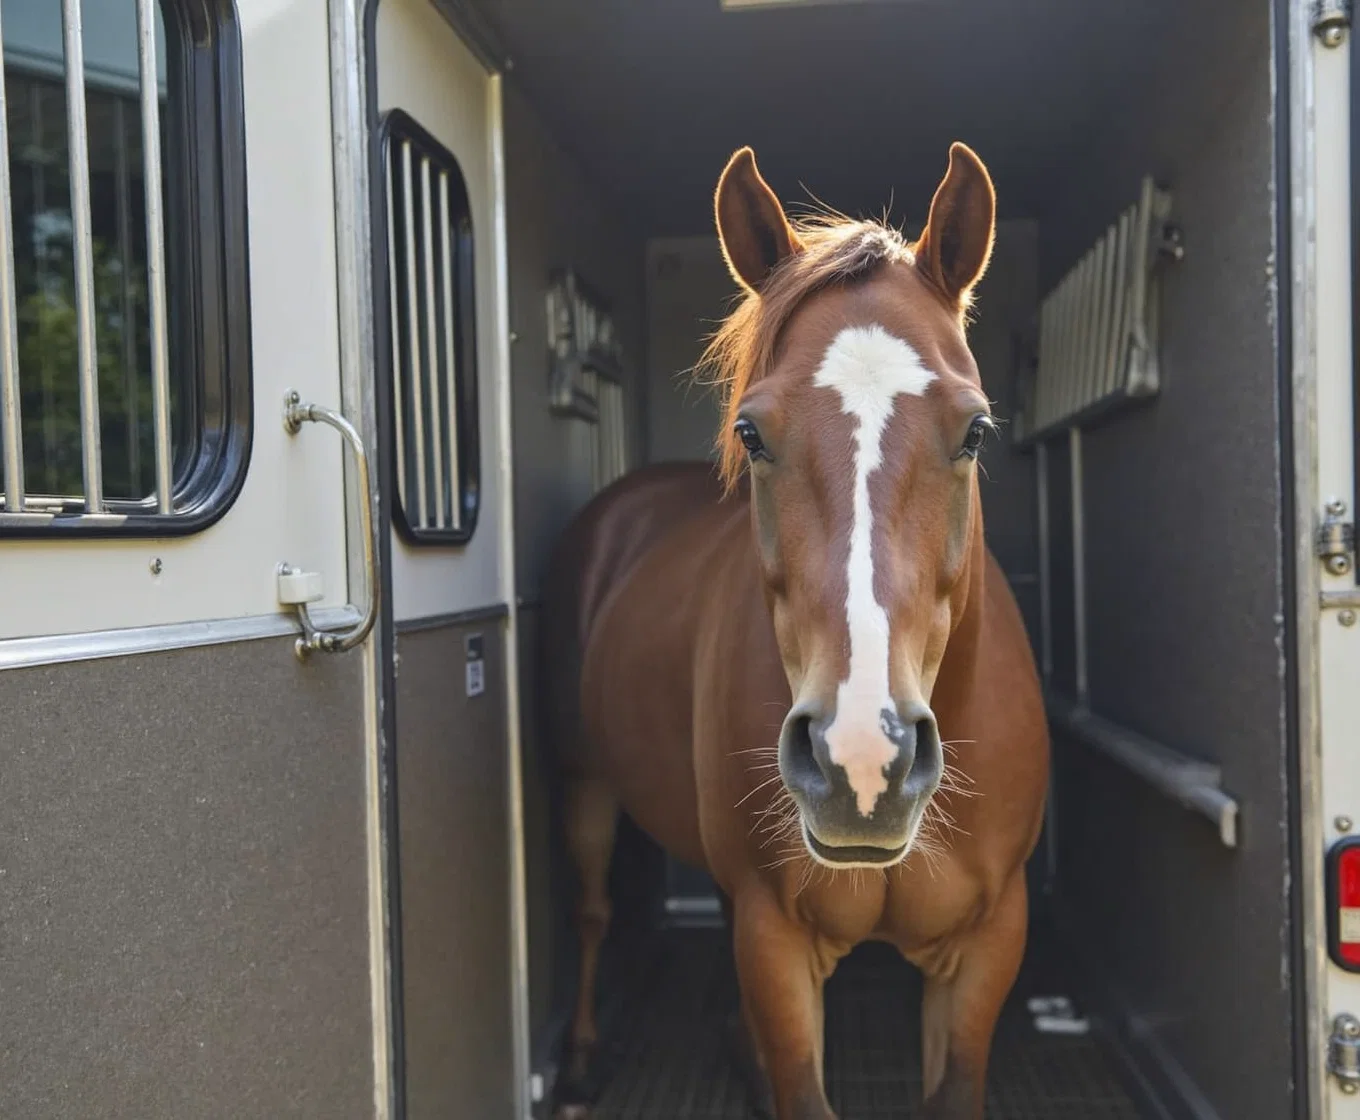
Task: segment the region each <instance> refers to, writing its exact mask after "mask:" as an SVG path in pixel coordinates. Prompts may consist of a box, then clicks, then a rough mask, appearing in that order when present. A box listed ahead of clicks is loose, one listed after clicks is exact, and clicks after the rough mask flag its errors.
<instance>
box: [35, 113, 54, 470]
mask: <svg viewBox="0 0 1360 1120" xmlns="http://www.w3.org/2000/svg"><path fill="white" fill-rule="evenodd" d="M30 99H31V101H32V103H33V118H32V120H30V121H29V128H31V129H32V133H31V135H32V136H34V137H35V138H36V137H40V136H44V135H46V132H45V130H44V125H45V123H46V122H45V120H44V118H43V103H44V102H45V101H46V100H47V96H46V91H45V90H44V89H43V87H42V86H35V87H34V88H33V91H32V93H31V95H30ZM29 166H30V167H31V168H32V174H33V209H34V212H35V213H38V214H41V213H42V212H43V211H44V210H46V209H47V171H46V166H45V164H44V163H43V161H42V160H41V159H38V160H34V161H33V162H32V163H31V164H29ZM29 236H30V237H31V238H32V245H33V259H34V263H35V265H36V269H37V273H38V283H39V284H40V285H41V284H44V283H45V282H46V281H48V280H49V279H50V278H51V253H52V250H51V247H50V245H49V244H48V242H47V239H46V238H41V237H39V236H38V233H37V231H36V230H32V229H30V231H29ZM44 323H45V320H43V319H39V320H38V353H39V354H40V355H41V357H40V358H39V360H38V365H39V369H38V372H39V374H40V375H41V379H42V425H43V483H44V486H45V487H46V489H47V492H48V493H49V494H56V492H57V489H58V486H59V482H58V479H57V403H56V400H57V387H56V370H54V369H53V368H52V359H51V358H50V357H49V351H50V347H48V346H47V345H46V342H47V331H46V327H45V325H44Z"/></svg>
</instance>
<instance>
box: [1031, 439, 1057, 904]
mask: <svg viewBox="0 0 1360 1120" xmlns="http://www.w3.org/2000/svg"><path fill="white" fill-rule="evenodd" d="M1034 485H1035V489H1036V491H1037V492H1038V493H1037V496H1038V507H1039V508H1038V535H1039V666H1040V674H1041V679H1042V680H1043V685H1044V689H1045V691H1047V689H1048V688H1049V685H1050V683H1051V682H1052V680H1053V618H1052V609H1053V599H1052V595H1053V589H1052V571H1051V560H1052V557H1051V555H1050V542H1049V508H1048V442H1047V441H1046V440H1040V441H1039V442H1038V443H1037V444H1036V445H1035V447H1034ZM1057 792H1058V786H1057V779H1056V776H1055V775H1054V773H1053V771H1052V768H1051V767H1050V768H1049V775H1048V797H1047V799H1046V800H1045V802H1044V870H1045V883H1046V887H1047V890H1048V891H1050V892H1051V891H1052V890H1053V889H1054V888H1055V886H1056V884H1057V881H1058V834H1057Z"/></svg>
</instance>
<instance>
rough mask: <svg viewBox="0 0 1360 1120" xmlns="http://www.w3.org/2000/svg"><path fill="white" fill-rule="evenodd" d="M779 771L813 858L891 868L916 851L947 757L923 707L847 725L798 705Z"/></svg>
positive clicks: (785, 734)
mask: <svg viewBox="0 0 1360 1120" xmlns="http://www.w3.org/2000/svg"><path fill="white" fill-rule="evenodd" d="M841 718H842V719H843V714H842V716H841ZM779 768H780V773H781V775H782V776H783V779H784V784H785V785H786V786H787V787H788V789H789V792H790V793H791V794H792V795H793V798H794V801H795V802H796V804H797V805H798V809H799V811H800V813H801V815H802V819H803V840H804V842H805V844H806V845H807V847H808V850H809V851H810V852H811V854H812V856H813V858H815V859H816V860H817V861H818V862H820V863H825V864H829V865H832V866H838V865H839V866H847V867H863V866H872V867H889V866H892V865H893V864H895V863H898V862H899V861H900V860H902V858H903V857H905V856H906V854H907V852H908V851H909V850H910V849H911V844H912V841H913V840H914V839H915V838H916V833H917V831H918V830H919V828H920V826H921V819H922V817H923V816H924V815H925V811H926V807H927V805H928V804H929V803H930V798H931V797H932V796H933V795H934V793H935V791H936V790H937V789H938V788H939V785H940V780H941V778H942V777H943V774H944V752H943V750H942V748H941V745H940V735H939V731H938V730H937V728H936V725H935V718H934V716H933V715H932V714H931V713H930V710H929V709H927V708H925V707H924V706H923V705H910V706H907V707H906V710H905V711H893V710H890V709H884V710H883V711H881V712H879V713H878V718H877V720H874V721H872V722H868V721H865V720H859V721H853V720H851V721H845V722H842V723H838V717H837V715H836V714H834V713H833V714H832V716H831V718H829V719H828V718H827V717H826V716H824V715H823V714H822V713H820V712H818V711H817V710H816V709H814V708H810V707H805V706H801V705H800V706H799V707H797V708H795V709H794V710H793V711H792V712H790V713H789V716H788V718H787V719H786V720H785V721H784V727H783V730H782V732H781V734H780V738H779Z"/></svg>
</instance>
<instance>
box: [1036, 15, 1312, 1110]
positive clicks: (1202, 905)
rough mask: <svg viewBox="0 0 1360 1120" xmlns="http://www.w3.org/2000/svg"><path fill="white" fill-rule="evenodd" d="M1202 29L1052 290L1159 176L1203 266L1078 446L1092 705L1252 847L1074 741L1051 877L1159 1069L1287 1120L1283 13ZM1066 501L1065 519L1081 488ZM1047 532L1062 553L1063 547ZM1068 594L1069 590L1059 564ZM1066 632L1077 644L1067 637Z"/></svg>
mask: <svg viewBox="0 0 1360 1120" xmlns="http://www.w3.org/2000/svg"><path fill="white" fill-rule="evenodd" d="M1202 15H1203V10H1202V8H1201V7H1200V6H1187V11H1186V12H1185V13H1184V19H1183V22H1182V23H1181V24H1180V25H1178V26H1175V27H1171V28H1168V29H1167V33H1166V36H1165V44H1166V49H1165V52H1164V55H1163V57H1162V58H1161V59H1160V60H1159V64H1160V65H1161V66H1162V68H1163V70H1164V74H1163V77H1164V80H1165V82H1167V83H1169V87H1168V88H1151V87H1149V88H1148V89H1147V90H1146V96H1145V97H1143V98H1141V99H1137V100H1131V103H1130V105H1129V106H1127V107H1126V110H1127V111H1126V113H1125V115H1124V117H1123V118H1122V119H1120V120H1117V121H1114V122H1112V125H1111V129H1110V133H1109V135H1108V136H1107V138H1106V139H1105V141H1104V142H1103V144H1102V145H1101V146H1100V147H1099V148H1097V149H1093V150H1091V151H1090V152H1089V153H1088V158H1087V161H1086V165H1087V166H1089V168H1090V175H1089V176H1088V177H1086V178H1084V179H1083V180H1082V181H1081V183H1080V184H1077V183H1073V184H1072V188H1071V190H1070V192H1069V193H1068V194H1067V195H1066V196H1065V197H1059V198H1056V199H1055V204H1056V205H1055V208H1054V213H1053V216H1052V217H1051V218H1050V219H1048V220H1046V221H1045V222H1044V223H1043V226H1042V228H1043V231H1044V240H1045V242H1046V244H1047V246H1048V248H1049V249H1050V253H1049V254H1048V272H1049V273H1050V276H1051V275H1056V273H1057V272H1058V271H1059V270H1060V269H1061V268H1062V267H1063V266H1064V264H1066V263H1068V262H1070V260H1071V257H1072V255H1073V253H1075V252H1076V251H1078V250H1080V249H1081V248H1082V245H1083V243H1084V240H1083V241H1078V240H1076V238H1075V237H1074V236H1073V234H1074V231H1079V232H1080V233H1081V237H1082V238H1083V239H1085V238H1086V237H1087V236H1088V235H1089V236H1094V234H1095V233H1096V232H1098V230H1099V227H1100V225H1101V224H1102V223H1103V222H1107V221H1109V220H1111V219H1112V218H1113V216H1114V215H1115V213H1117V211H1118V210H1119V209H1121V208H1122V206H1123V205H1124V204H1125V202H1126V201H1127V200H1128V199H1129V198H1130V197H1131V196H1132V193H1133V192H1134V191H1136V189H1137V183H1138V178H1139V177H1140V176H1141V175H1142V174H1143V172H1144V171H1145V170H1153V171H1155V172H1157V173H1158V175H1159V177H1161V178H1163V179H1164V180H1165V182H1166V183H1167V185H1169V186H1170V187H1171V188H1172V189H1173V191H1174V192H1175V206H1176V217H1177V220H1178V221H1179V223H1180V224H1181V225H1182V226H1183V228H1184V231H1185V238H1186V245H1187V255H1186V258H1185V260H1184V262H1183V263H1182V264H1180V265H1178V266H1176V267H1175V268H1174V269H1173V270H1172V271H1171V272H1170V273H1169V274H1168V276H1167V279H1166V283H1165V291H1164V299H1163V309H1162V310H1163V323H1164V327H1163V350H1162V354H1163V362H1164V371H1165V376H1166V381H1165V386H1164V390H1163V393H1162V396H1161V398H1160V399H1159V400H1157V401H1155V402H1153V403H1149V404H1147V405H1145V406H1143V407H1140V408H1139V409H1137V410H1136V411H1132V412H1129V413H1127V414H1125V415H1123V416H1120V417H1118V418H1114V419H1112V420H1111V421H1110V422H1108V423H1107V424H1105V425H1102V426H1100V427H1098V428H1096V429H1093V430H1091V431H1089V432H1088V433H1087V434H1086V435H1085V437H1084V457H1085V490H1086V494H1085V505H1084V510H1085V517H1086V541H1087V564H1088V580H1089V594H1088V599H1087V601H1088V612H1089V615H1088V617H1089V640H1090V657H1089V666H1090V687H1091V694H1092V707H1093V709H1094V710H1096V711H1097V712H1098V713H1099V714H1101V715H1104V716H1106V717H1109V718H1112V719H1115V720H1117V721H1119V722H1121V723H1123V724H1124V725H1126V726H1128V727H1130V728H1133V729H1134V730H1137V731H1140V732H1142V733H1143V734H1146V735H1149V736H1151V737H1153V738H1155V739H1159V740H1161V741H1163V742H1165V743H1167V744H1169V745H1171V746H1174V747H1176V748H1178V749H1180V750H1183V751H1185V752H1186V753H1188V754H1191V755H1195V756H1199V757H1205V758H1209V759H1212V760H1214V761H1216V762H1219V763H1220V764H1221V765H1222V767H1223V773H1224V782H1225V785H1226V786H1227V788H1228V789H1229V790H1230V791H1231V792H1233V793H1234V794H1235V795H1237V796H1238V797H1239V799H1240V800H1241V802H1242V805H1243V813H1244V821H1243V828H1242V847H1241V849H1240V850H1238V851H1228V850H1226V849H1224V848H1222V847H1221V846H1220V845H1219V844H1218V841H1217V838H1216V835H1215V833H1214V831H1213V829H1212V828H1211V827H1210V826H1209V825H1208V824H1206V822H1204V821H1203V820H1202V819H1200V818H1197V817H1194V816H1191V815H1188V814H1187V813H1185V812H1184V811H1182V810H1181V809H1179V808H1178V807H1176V806H1175V805H1173V804H1171V803H1169V802H1167V801H1165V800H1163V799H1161V798H1160V797H1159V796H1157V795H1156V794H1154V793H1152V792H1151V791H1150V790H1148V789H1147V788H1146V787H1144V786H1142V785H1140V784H1139V782H1138V781H1137V780H1136V779H1134V778H1132V777H1130V776H1129V775H1127V774H1126V773H1124V772H1122V771H1120V770H1118V769H1114V768H1112V767H1111V765H1109V764H1107V763H1105V762H1103V761H1101V760H1098V759H1095V758H1093V757H1090V756H1089V755H1086V754H1084V753H1082V749H1081V748H1080V747H1078V746H1075V745H1067V744H1062V743H1060V744H1059V749H1058V765H1059V772H1060V787H1059V801H1058V829H1057V832H1058V838H1059V844H1060V855H1059V875H1060V882H1061V886H1062V893H1063V897H1064V898H1065V899H1066V901H1067V905H1068V908H1069V910H1070V911H1071V912H1072V913H1073V914H1074V915H1075V921H1076V924H1077V927H1078V928H1079V929H1080V930H1081V931H1082V933H1083V934H1084V940H1085V942H1086V943H1087V945H1088V946H1090V947H1091V948H1092V949H1093V950H1094V951H1096V953H1097V954H1098V957H1099V962H1098V963H1099V965H1100V967H1101V969H1102V971H1104V972H1105V973H1106V975H1107V978H1108V980H1109V981H1110V982H1111V984H1112V986H1113V988H1114V989H1115V990H1116V991H1118V992H1122V993H1123V996H1124V997H1125V999H1126V1000H1127V1007H1128V1010H1129V1012H1130V1014H1131V1016H1132V1018H1131V1026H1132V1027H1133V1028H1134V1029H1135V1031H1136V1032H1137V1033H1138V1034H1139V1036H1140V1037H1142V1038H1143V1039H1144V1041H1145V1045H1146V1046H1147V1047H1148V1051H1147V1054H1146V1056H1147V1057H1148V1058H1150V1059H1152V1060H1154V1061H1156V1060H1158V1059H1159V1056H1160V1058H1161V1059H1165V1060H1166V1062H1167V1066H1166V1068H1167V1069H1171V1070H1173V1071H1174V1069H1175V1067H1179V1069H1180V1071H1181V1073H1183V1074H1184V1075H1186V1077H1187V1079H1188V1081H1189V1082H1191V1083H1193V1084H1194V1085H1196V1086H1197V1087H1198V1092H1199V1093H1201V1094H1202V1095H1203V1097H1204V1098H1205V1100H1207V1101H1208V1102H1209V1103H1210V1105H1211V1106H1212V1108H1213V1109H1214V1110H1216V1111H1217V1114H1218V1115H1220V1116H1222V1117H1225V1118H1228V1117H1248V1116H1251V1117H1255V1116H1261V1117H1265V1116H1272V1117H1275V1116H1279V1117H1284V1116H1289V1115H1292V1114H1293V1113H1292V1099H1291V1085H1292V1075H1291V1047H1292V1037H1293V1024H1292V1023H1291V1007H1290V992H1289V989H1290V984H1291V977H1290V955H1289V936H1290V929H1289V912H1288V909H1287V899H1288V891H1289V865H1288V852H1287V847H1286V836H1287V831H1286V829H1287V824H1286V821H1287V817H1286V796H1287V790H1286V781H1287V779H1286V763H1285V754H1284V749H1285V748H1284V707H1283V705H1284V688H1285V683H1284V680H1283V677H1282V665H1281V653H1280V650H1281V648H1282V646H1281V642H1282V638H1283V634H1282V630H1281V621H1280V619H1281V617H1282V614H1283V611H1284V609H1285V608H1284V605H1283V604H1284V599H1283V595H1282V577H1281V566H1280V552H1281V547H1280V537H1279V533H1280V524H1281V522H1280V518H1281V511H1280V493H1279V481H1278V470H1279V460H1278V454H1279V452H1278V431H1277V407H1278V399H1277V389H1276V372H1275V369H1276V367H1275V359H1276V341H1275V337H1274V333H1273V321H1274V320H1273V306H1272V300H1273V297H1272V291H1271V280H1270V277H1271V265H1272V260H1273V259H1274V255H1273V244H1272V241H1273V229H1274V215H1273V198H1272V183H1273V145H1272V132H1271V129H1272V125H1271V115H1272V105H1271V74H1270V52H1269V28H1268V15H1269V12H1268V5H1267V4H1265V3H1253V4H1243V5H1240V6H1239V7H1238V8H1237V10H1236V15H1235V18H1234V19H1233V20H1231V21H1228V22H1227V23H1224V24H1221V25H1218V26H1217V27H1215V28H1214V29H1213V33H1212V34H1210V33H1209V29H1207V28H1206V27H1204V26H1203V24H1202V22H1200V21H1201V17H1202ZM1055 467H1057V468H1058V469H1060V470H1061V469H1064V467H1065V464H1061V463H1055ZM1053 494H1054V500H1055V502H1062V501H1065V500H1066V497H1065V486H1064V485H1063V484H1062V483H1059V484H1058V485H1057V486H1055V489H1054V491H1053ZM1055 528H1056V527H1055ZM1054 540H1055V548H1057V549H1058V550H1059V555H1062V553H1063V552H1064V551H1065V550H1067V549H1068V548H1069V547H1070V546H1069V544H1068V538H1066V537H1065V536H1061V535H1055V538H1054ZM1055 576H1057V577H1058V578H1056V579H1055V588H1056V590H1057V593H1058V594H1059V595H1060V596H1062V595H1068V594H1070V591H1071V584H1070V579H1067V578H1065V577H1066V571H1064V572H1063V573H1062V574H1061V575H1060V576H1059V573H1058V572H1057V571H1056V570H1055ZM1066 617H1067V618H1070V615H1067V616H1066ZM1055 618H1056V616H1055ZM1055 635H1056V636H1057V638H1058V639H1059V641H1060V643H1062V644H1061V645H1060V649H1064V648H1070V641H1069V638H1070V630H1069V629H1068V628H1067V626H1066V625H1060V626H1057V627H1055ZM1060 660H1061V661H1062V663H1064V664H1068V663H1070V661H1069V659H1068V658H1067V657H1066V656H1063V657H1061V658H1060ZM1172 1056H1174V1057H1172Z"/></svg>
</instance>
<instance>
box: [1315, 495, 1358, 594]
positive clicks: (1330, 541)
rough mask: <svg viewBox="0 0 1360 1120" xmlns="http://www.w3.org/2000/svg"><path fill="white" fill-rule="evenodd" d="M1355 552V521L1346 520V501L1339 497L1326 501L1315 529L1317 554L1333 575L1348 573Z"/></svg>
mask: <svg viewBox="0 0 1360 1120" xmlns="http://www.w3.org/2000/svg"><path fill="white" fill-rule="evenodd" d="M1354 553H1355V523H1354V522H1353V521H1347V520H1346V503H1345V502H1343V501H1341V500H1340V499H1339V498H1336V499H1333V500H1332V501H1330V502H1328V503H1327V510H1326V514H1325V515H1324V516H1323V519H1322V525H1321V526H1320V527H1319V528H1318V531H1317V555H1318V559H1319V560H1321V561H1322V566H1323V567H1324V568H1326V569H1327V571H1328V573H1329V574H1331V575H1334V576H1344V575H1349V574H1350V571H1351V568H1352V566H1353V561H1352V557H1353V554H1354Z"/></svg>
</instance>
